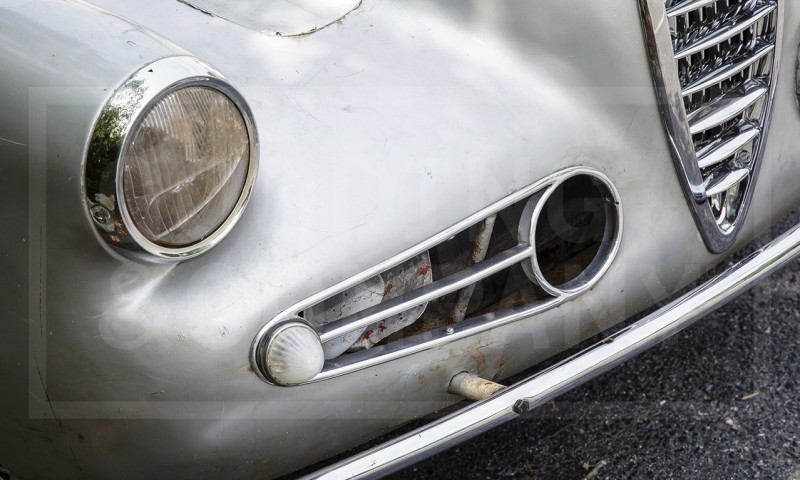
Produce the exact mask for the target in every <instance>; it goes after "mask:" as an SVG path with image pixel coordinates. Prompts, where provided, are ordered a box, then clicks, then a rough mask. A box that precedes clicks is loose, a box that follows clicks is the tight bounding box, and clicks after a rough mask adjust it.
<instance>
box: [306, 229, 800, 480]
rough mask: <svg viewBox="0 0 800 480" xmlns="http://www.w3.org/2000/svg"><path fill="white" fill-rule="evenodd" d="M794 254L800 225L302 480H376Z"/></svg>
mask: <svg viewBox="0 0 800 480" xmlns="http://www.w3.org/2000/svg"><path fill="white" fill-rule="evenodd" d="M798 255H800V225H796V226H795V227H793V228H792V229H791V230H789V231H788V232H786V233H784V234H783V235H781V236H780V237H778V238H776V239H775V240H773V241H772V242H770V243H769V244H768V245H767V246H765V247H763V248H761V249H760V250H758V251H756V252H755V253H753V254H752V255H750V256H749V257H747V258H746V259H744V260H742V261H741V262H739V263H737V264H736V265H734V266H732V267H731V268H729V269H728V270H726V271H725V272H723V273H721V274H720V275H718V276H716V277H714V278H713V279H711V280H709V281H707V282H706V283H704V284H703V285H701V286H699V287H697V288H695V289H694V290H692V291H691V292H689V293H687V294H685V295H683V296H681V297H680V298H678V299H676V300H674V301H673V302H671V303H670V304H668V305H666V306H664V307H663V308H661V309H659V310H658V311H656V312H654V313H652V314H650V315H648V316H646V317H645V318H643V319H641V320H639V321H638V322H636V323H634V324H632V325H630V326H628V327H626V328H624V329H622V330H621V331H619V332H617V333H616V334H614V335H612V336H611V337H609V338H607V339H606V340H604V341H602V342H600V343H598V344H596V345H593V346H591V347H589V348H587V349H585V350H583V351H582V352H580V353H578V354H577V355H575V356H573V357H571V358H569V359H567V360H565V361H563V362H561V363H559V364H557V365H555V366H553V367H551V368H549V369H547V370H545V371H543V372H540V373H537V374H535V375H533V376H531V377H529V378H527V379H525V380H523V381H521V382H519V383H517V384H515V385H512V386H510V387H508V388H506V389H505V390H502V391H500V392H498V393H496V394H494V395H492V396H491V397H489V398H487V399H485V400H482V401H478V402H476V403H473V404H471V405H469V406H467V407H466V408H463V409H461V410H459V411H458V412H455V413H453V414H450V415H448V416H446V417H444V418H441V419H439V420H437V421H434V422H432V423H430V424H429V425H426V426H424V427H422V428H419V429H417V430H414V431H412V432H409V433H407V434H405V435H402V436H400V437H398V438H396V439H394V440H391V441H389V442H386V443H384V444H382V445H379V446H377V447H374V448H372V449H370V450H367V451H365V452H363V453H360V454H358V455H355V456H353V457H351V458H348V459H346V460H343V461H341V462H338V463H336V464H334V465H332V466H330V467H327V468H325V469H322V470H319V471H317V472H315V473H313V474H311V475H309V476H307V477H304V478H324V479H339V478H342V479H344V478H376V477H380V476H383V475H386V474H389V473H391V472H393V471H396V470H399V469H401V468H403V467H406V466H408V465H411V464H413V463H416V462H418V461H420V460H422V459H423V458H425V457H429V456H431V455H434V454H436V453H438V452H440V451H443V450H446V449H448V448H450V447H452V446H453V445H455V444H457V443H460V442H463V441H465V440H467V439H469V438H471V437H474V436H476V435H478V434H480V433H482V432H485V431H487V430H489V429H491V428H493V427H495V426H497V425H499V424H501V423H504V422H506V421H508V420H511V419H514V418H517V417H518V416H519V415H521V414H523V413H525V412H527V411H529V410H531V409H533V408H535V407H537V406H539V405H542V404H544V403H546V402H548V401H550V400H552V399H554V398H556V397H557V396H559V395H561V394H563V393H565V392H567V391H569V390H571V389H573V388H575V387H577V386H579V385H581V384H583V383H585V382H587V381H589V380H591V379H593V378H595V377H597V376H598V375H600V374H602V373H604V372H606V371H608V370H610V369H611V368H613V367H615V366H617V365H619V364H621V363H622V362H624V361H626V360H628V359H630V358H632V357H634V356H636V355H637V354H639V353H641V352H643V351H645V350H647V349H648V348H650V347H652V346H654V345H656V344H657V343H659V342H661V341H663V340H665V339H667V338H668V337H670V336H672V335H673V334H675V333H677V332H679V331H680V330H681V329H683V328H684V327H687V326H688V325H690V324H692V323H693V322H694V321H695V320H698V319H700V318H701V317H703V316H704V315H706V314H708V313H710V312H711V311H713V310H715V309H717V308H719V307H721V306H722V305H724V304H726V303H727V302H728V301H730V300H732V299H733V298H735V297H736V296H738V295H739V294H741V293H743V292H745V291H746V290H747V289H749V288H750V287H752V286H753V285H754V284H755V283H756V282H758V281H759V280H761V279H762V278H764V277H766V276H767V275H769V274H771V273H773V272H774V271H776V270H778V269H779V268H781V267H783V266H784V265H785V264H786V263H788V262H790V261H792V260H794V259H795V258H796V257H797V256H798Z"/></svg>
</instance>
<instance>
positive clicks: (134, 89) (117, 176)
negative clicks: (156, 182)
mask: <svg viewBox="0 0 800 480" xmlns="http://www.w3.org/2000/svg"><path fill="white" fill-rule="evenodd" d="M189 86H201V87H206V88H211V89H214V90H216V91H218V92H220V93H222V94H223V95H225V96H226V97H227V98H228V99H230V100H231V101H232V102H233V103H234V105H235V106H236V107H237V108H238V110H239V112H240V113H241V115H242V118H243V119H244V123H245V125H246V127H247V132H248V136H249V141H250V158H249V165H248V171H247V176H246V178H245V182H244V187H243V189H242V192H241V193H240V196H239V199H238V201H237V203H236V204H235V206H234V208H233V210H232V211H231V213H230V215H229V216H228V218H227V219H226V220H225V221H224V222H223V223H222V225H220V226H219V227H218V228H217V229H216V230H215V231H214V232H212V233H211V234H209V235H208V236H207V237H205V238H203V239H201V240H199V241H198V242H197V243H195V244H193V245H189V246H185V247H179V248H170V247H165V246H162V245H158V244H155V243H153V242H151V241H150V240H148V239H147V238H145V236H144V235H142V234H141V233H140V232H139V230H138V229H137V228H136V226H135V224H134V222H133V221H132V220H131V218H130V215H129V213H128V210H127V206H126V203H125V202H124V201H123V200H122V199H123V189H122V174H123V164H124V161H123V159H124V155H125V152H126V151H127V149H128V146H129V142H130V139H131V138H132V137H133V135H131V134H132V133H133V132H135V131H136V129H137V127H138V125H139V124H140V122H141V121H142V120H143V117H144V116H145V114H146V113H147V112H148V111H149V110H150V107H152V106H153V105H155V104H156V103H157V102H158V101H160V100H161V99H162V98H164V97H165V96H167V95H169V94H170V93H172V92H174V91H176V90H178V89H181V88H185V87H189ZM258 160H259V144H258V134H257V131H256V125H255V120H254V117H253V113H252V112H251V110H250V107H249V106H248V105H247V102H246V101H245V100H244V98H243V97H242V96H241V95H240V94H239V93H238V91H237V90H236V89H235V88H234V87H233V86H231V85H230V83H228V82H227V80H225V77H224V76H223V75H222V74H221V73H220V72H218V71H217V70H216V69H214V68H213V67H211V66H210V65H208V64H206V63H204V62H202V61H201V60H199V59H197V58H195V57H189V56H176V57H167V58H163V59H161V60H157V61H155V62H153V63H151V64H149V65H146V66H145V67H143V68H141V69H139V70H138V71H137V72H135V73H134V74H133V75H131V76H130V77H129V78H128V79H127V80H125V81H124V82H123V83H122V84H121V85H120V86H119V87H118V88H117V89H116V90H115V91H114V93H113V94H112V95H111V97H110V98H109V100H108V101H107V102H106V105H105V106H104V107H103V109H102V110H101V111H100V113H99V114H98V117H97V120H96V121H95V125H94V128H93V130H92V135H91V137H90V139H89V142H88V145H87V147H86V154H85V156H84V162H83V184H82V190H83V197H84V202H85V204H86V209H87V212H88V214H89V220H90V222H91V223H92V225H94V227H95V231H96V232H97V233H98V234H99V236H100V238H101V239H102V240H103V242H101V243H103V244H104V245H107V246H109V247H111V251H113V252H116V253H120V254H122V255H123V256H125V257H129V258H134V259H136V260H144V261H150V262H153V261H155V262H175V261H181V260H185V259H188V258H192V257H195V256H197V255H200V254H201V253H204V252H206V251H208V250H209V249H210V248H212V247H213V246H215V245H216V244H217V243H219V242H220V241H221V240H222V239H223V238H224V237H225V235H227V234H228V233H229V232H230V231H231V229H232V228H233V227H234V225H235V224H236V222H237V221H238V220H239V218H240V217H241V215H242V213H243V211H244V208H245V207H246V205H247V202H248V200H249V198H250V194H251V193H252V190H253V186H254V183H255V178H256V173H257V171H258Z"/></svg>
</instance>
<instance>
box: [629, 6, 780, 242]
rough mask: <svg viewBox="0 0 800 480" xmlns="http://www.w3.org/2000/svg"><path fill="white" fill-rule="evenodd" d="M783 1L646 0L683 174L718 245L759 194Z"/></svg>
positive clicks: (645, 19)
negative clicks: (757, 186) (757, 181)
mask: <svg viewBox="0 0 800 480" xmlns="http://www.w3.org/2000/svg"><path fill="white" fill-rule="evenodd" d="M783 3H784V0H639V7H640V10H641V16H642V24H643V28H644V34H645V39H646V43H647V50H648V56H649V59H650V65H651V69H652V72H653V81H654V83H655V87H656V96H657V97H658V102H659V106H660V110H661V114H662V118H663V120H664V125H665V128H666V131H667V135H668V137H669V141H670V149H671V151H672V154H673V159H674V161H675V167H676V170H677V172H678V178H679V180H680V183H681V184H682V186H683V188H684V190H685V192H686V198H687V203H688V204H689V209H690V210H691V212H692V215H693V217H694V220H695V223H696V224H697V227H698V229H699V230H700V233H701V235H702V237H703V241H704V243H705V245H706V247H707V248H708V250H709V251H711V252H712V253H722V252H724V251H726V250H728V249H730V248H731V247H732V246H733V244H734V243H735V241H736V238H737V235H738V232H739V228H738V227H739V226H740V225H741V223H742V220H743V219H744V217H745V215H746V214H747V210H748V208H749V205H750V201H751V199H752V195H753V188H754V186H755V183H756V180H757V177H758V171H759V168H760V165H761V157H762V154H763V148H762V146H763V144H764V141H765V139H766V136H767V132H768V130H769V122H770V113H771V109H772V101H773V99H774V96H775V83H776V82H777V78H778V71H779V68H780V48H778V46H780V44H781V37H782V28H783V25H782V24H783ZM742 170H747V172H746V174H745V172H743V171H742ZM732 180H737V181H736V182H732Z"/></svg>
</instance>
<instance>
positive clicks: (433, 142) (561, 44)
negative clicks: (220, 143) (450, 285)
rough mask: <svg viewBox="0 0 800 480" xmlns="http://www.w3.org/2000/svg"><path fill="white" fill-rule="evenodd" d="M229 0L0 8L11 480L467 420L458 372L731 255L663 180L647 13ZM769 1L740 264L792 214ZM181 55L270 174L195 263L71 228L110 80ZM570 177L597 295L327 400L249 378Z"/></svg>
mask: <svg viewBox="0 0 800 480" xmlns="http://www.w3.org/2000/svg"><path fill="white" fill-rule="evenodd" d="M189 3H192V2H189ZM231 3H232V5H228V6H227V7H226V6H225V4H224V3H223V2H214V1H207V2H199V3H197V2H195V7H197V6H198V5H201V7H200V8H192V7H190V6H189V5H187V4H186V3H183V2H179V1H157V0H143V1H137V2H133V1H131V2H116V1H111V0H92V1H91V2H85V1H81V0H72V1H37V2H29V1H27V0H26V1H18V0H11V1H9V2H4V5H3V6H2V7H0V38H2V43H1V44H0V65H2V68H0V105H2V109H1V110H0V197H2V205H3V207H2V208H0V225H2V228H1V229H0V272H2V275H0V305H2V307H1V309H0V312H2V316H1V317H0V321H2V329H1V330H0V332H2V334H1V335H0V380H1V381H2V384H3V385H4V386H5V387H4V388H3V393H2V395H0V464H3V465H5V466H7V467H8V468H9V469H10V470H11V471H12V472H15V474H16V475H18V476H19V477H20V478H23V479H30V478H78V477H79V476H82V478H190V477H191V478H212V477H213V478H219V477H220V476H221V477H223V478H261V477H273V476H277V475H280V474H284V473H287V472H291V471H294V470H296V469H298V468H300V467H303V466H305V465H308V464H310V463H313V462H315V461H319V460H322V459H325V458H327V457H330V456H332V455H334V454H337V453H340V452H342V451H344V450H346V449H348V448H351V447H354V446H356V445H358V444H360V443H363V442H364V441H366V440H367V439H370V438H374V437H376V436H378V435H380V434H382V433H384V432H387V431H388V430H390V429H392V428H394V427H396V426H398V425H400V424H403V423H405V422H407V421H408V420H411V419H414V418H418V417H420V416H423V415H425V414H427V413H429V412H432V411H435V410H438V409H440V408H442V407H445V406H447V405H450V404H452V403H454V402H456V401H458V400H459V399H460V398H459V397H457V396H455V395H452V394H449V393H448V392H447V390H448V384H449V382H450V380H451V378H452V377H453V376H454V375H455V374H457V373H458V372H463V371H468V372H474V373H475V374H477V375H480V376H481V377H483V378H487V379H493V380H498V379H502V378H505V377H507V376H510V375H512V374H514V373H517V372H520V371H522V370H524V369H526V368H528V367H530V366H532V365H534V364H536V363H537V362H540V361H542V360H544V359H546V358H548V357H550V356H552V355H553V354H555V353H557V352H559V351H561V350H563V349H564V348H565V347H567V346H569V345H573V344H575V343H577V342H579V341H580V340H582V339H585V338H588V337H590V336H592V335H594V334H596V333H598V332H600V331H602V330H604V329H606V328H608V327H611V326H612V325H614V324H616V323H618V322H620V321H622V320H624V319H626V318H629V317H630V316H632V315H634V314H636V313H638V312H640V311H641V310H643V309H645V308H647V307H649V306H651V305H652V304H654V303H655V302H656V301H658V300H660V299H662V298H665V297H667V296H669V295H670V294H672V293H674V292H676V291H677V290H679V289H680V288H682V287H683V286H685V285H686V284H687V283H688V282H690V281H691V280H693V279H695V278H697V277H698V276H699V275H701V274H702V273H703V272H705V271H707V270H708V269H709V268H710V267H711V266H713V265H715V264H717V263H719V262H721V261H723V260H724V258H725V255H724V254H723V255H717V254H712V253H710V252H709V251H708V250H707V248H706V246H705V245H704V243H703V240H702V238H701V236H700V234H699V233H698V229H697V227H696V225H695V222H694V220H693V218H692V214H691V212H690V211H689V208H688V207H687V201H686V199H685V195H684V192H683V190H682V187H681V184H680V182H679V180H678V176H677V175H676V171H675V166H674V162H673V158H672V153H671V150H670V148H669V139H668V136H667V133H666V131H665V128H664V124H663V120H662V116H661V113H660V111H659V106H658V99H657V96H656V91H655V89H654V88H653V75H652V74H651V69H650V64H649V61H648V53H647V49H646V44H645V40H644V36H643V34H642V21H641V11H640V9H639V6H638V5H637V2H636V1H633V0H630V1H621V0H615V1H611V2H585V1H580V0H537V1H528V0H509V1H504V2H483V1H464V2H423V1H409V2H390V1H383V0H363V2H352V5H350V4H348V2H338V3H336V5H335V6H333V7H330V8H328V9H327V10H324V11H321V12H312V13H307V12H306V13H305V14H303V15H300V14H298V13H297V12H296V11H294V10H292V9H291V8H289V7H286V6H285V5H283V4H282V2H278V1H275V2H266V3H267V6H269V5H270V3H272V4H274V5H276V6H275V7H274V8H275V10H274V12H272V11H268V12H269V13H270V14H271V15H274V16H269V15H267V16H263V15H262V14H263V13H264V11H262V10H259V9H258V8H257V4H256V2H251V1H244V0H243V1H239V2H231ZM784 3H785V5H784V25H785V28H784V32H783V39H782V44H781V45H779V46H778V47H779V48H780V50H781V52H782V57H783V62H782V68H781V70H780V73H779V77H778V80H777V88H776V92H775V100H774V104H773V111H772V128H771V131H770V134H769V136H768V138H767V140H766V143H765V145H764V157H763V162H762V166H761V172H760V177H759V180H758V183H757V185H756V187H755V191H754V196H753V200H752V204H751V207H750V211H749V213H748V214H747V217H746V221H745V223H744V224H743V225H742V226H741V233H740V235H739V240H738V241H737V246H736V247H735V248H738V247H740V246H742V245H744V244H746V243H747V242H748V241H749V240H751V239H752V238H753V237H754V236H755V235H756V234H758V233H759V232H761V231H763V230H764V229H765V228H766V227H768V226H769V225H771V224H772V223H773V222H774V221H776V219H778V218H780V217H782V216H783V215H785V214H786V213H787V212H788V211H790V210H791V209H792V208H793V207H795V206H796V205H798V203H800V189H798V188H797V183H798V179H800V162H797V161H796V158H797V155H798V153H797V152H800V136H798V135H797V132H800V116H798V108H797V101H796V92H795V85H796V77H795V76H796V72H795V59H796V58H797V45H798V44H800V29H798V28H797V25H800V10H798V8H797V4H796V3H793V2H784ZM208 5H211V6H212V7H214V8H213V11H211V12H210V13H213V14H209V10H210V9H209V8H208ZM351 7H352V8H351ZM264 8H267V7H266V6H265V7H264ZM203 10H206V11H203ZM304 15H311V17H308V16H304ZM265 18H266V19H267V20H264V19H265ZM273 19H274V20H273ZM271 22H272V23H271ZM276 32H278V33H279V34H278V33H276ZM175 55H193V56H196V57H198V58H200V59H202V60H203V61H205V62H208V63H209V64H211V65H213V66H214V67H215V68H217V69H218V70H219V71H221V72H223V74H224V75H225V76H226V78H227V79H228V80H229V81H230V82H231V84H232V85H234V86H235V87H236V88H237V89H238V90H239V92H240V93H241V94H242V95H243V97H244V98H246V99H247V101H248V102H249V104H250V106H251V108H252V110H253V112H254V115H255V122H256V124H257V126H258V129H259V134H260V142H261V143H260V151H261V158H260V167H259V168H260V171H259V176H258V179H257V183H256V186H255V189H254V193H253V196H252V198H251V200H250V204H249V206H248V209H247V210H246V211H245V213H244V216H243V217H242V219H241V221H240V222H239V224H238V225H237V226H236V228H235V229H234V230H233V231H232V233H231V234H230V235H229V236H228V237H227V238H226V239H225V240H224V241H223V242H222V243H221V244H220V245H218V246H217V247H216V248H214V249H213V250H212V251H210V252H209V253H207V254H205V255H203V256H201V257H198V258H196V259H193V260H191V261H187V262H183V263H178V264H169V265H165V264H148V263H141V262H135V261H129V260H123V259H120V258H118V257H117V256H115V255H113V254H112V253H110V252H109V251H107V250H106V248H105V247H104V246H103V245H102V244H101V242H99V241H98V239H97V238H96V237H95V234H94V232H93V230H92V228H91V225H90V223H89V219H88V217H87V214H86V213H85V211H84V208H83V203H82V200H81V199H82V190H81V189H82V184H81V175H82V161H83V158H84V157H85V149H86V148H87V139H88V138H89V135H90V133H91V129H92V126H93V124H94V122H95V119H96V117H97V115H98V112H99V111H100V109H101V108H102V106H103V105H104V104H105V102H106V100H107V99H108V98H109V96H110V95H111V93H112V92H113V91H114V90H115V89H116V88H117V87H118V86H119V85H120V83H121V82H122V81H123V80H125V79H126V78H128V77H129V76H130V75H131V74H132V73H133V72H135V71H137V70H138V69H140V68H143V67H145V66H146V65H148V64H150V63H152V62H154V61H156V60H158V59H161V58H165V57H169V56H175ZM574 166H583V167H589V168H592V169H595V170H597V171H599V172H601V173H602V174H604V175H605V176H607V177H608V178H609V179H610V180H611V181H612V182H613V184H614V185H615V186H616V188H617V190H618V191H619V196H620V199H621V200H622V204H623V210H624V218H625V220H624V230H623V232H622V239H621V243H620V246H619V251H618V253H617V255H616V258H615V260H614V261H613V263H612V264H611V266H610V268H609V269H608V271H607V272H606V273H605V275H604V276H603V278H602V279H601V280H600V281H599V282H598V283H597V284H596V286H594V288H592V289H591V290H590V291H588V292H586V293H584V294H583V295H581V296H579V297H576V298H574V299H572V300H570V301H569V302H566V303H564V304H562V305H560V306H558V307H557V308H553V309H550V310H548V311H544V312H542V313H538V314H536V315H533V316H530V317H527V318H524V319H521V320H519V321H516V322H514V323H511V324H508V325H505V326H503V327H500V328H495V329H491V330H489V331H486V332H483V333H480V334H477V335H474V336H470V337H468V338H463V339H458V340H455V341H452V342H449V343H447V344H445V345H443V346H439V347H436V348H432V349H428V350H425V351H422V352H419V353H416V354H414V355H410V356H406V357H403V358H400V359H397V360H393V361H391V362H387V363H382V364H378V365H375V366H371V367H369V368H367V369H363V370H360V371H356V372H353V373H350V374H347V375H343V376H339V377H336V378H332V379H328V380H324V381H320V382H314V383H309V384H305V385H301V386H295V387H281V386H276V385H271V384H269V383H267V382H265V381H263V380H262V379H260V378H259V377H258V376H257V375H256V374H255V373H254V372H253V371H252V366H251V362H250V358H249V354H250V350H251V347H252V343H253V339H254V337H255V336H256V334H257V333H258V332H259V330H260V329H261V328H262V327H263V326H264V325H265V324H266V323H267V322H268V321H269V320H270V319H272V318H273V317H275V316H276V315H278V314H279V313H280V312H282V311H284V310H285V309H287V308H289V307H290V306H291V305H294V304H296V303H297V302H300V301H302V300H303V299H306V298H309V297H311V296H313V295H314V294H317V293H318V292H320V291H323V290H325V289H328V288H330V287H332V286H334V285H336V284H338V283H340V282H342V281H345V280H347V279H349V278H352V277H354V276H356V275H359V274H361V273H362V272H364V271H366V270H368V269H369V268H371V267H373V266H375V265H378V264H380V263H381V262H384V261H386V260H387V259H392V258H395V257H396V256H397V255H398V254H399V253H400V252H403V251H405V250H407V249H409V248H411V247H413V246H414V245H417V244H420V243H423V242H425V241H426V240H427V239H429V238H431V237H434V236H435V235H437V234H438V233H439V232H441V231H442V230H444V229H446V228H447V227H450V226H452V225H455V224H457V223H458V222H459V221H461V220H463V219H465V218H467V217H469V216H470V215H472V214H474V213H475V212H477V211H479V210H481V209H483V208H485V207H486V206H488V205H491V204H493V203H494V202H496V201H498V200H500V199H502V198H504V197H506V196H507V195H509V194H510V193H512V192H514V191H517V190H520V189H523V188H526V187H528V186H530V185H532V184H534V183H535V182H537V181H539V180H540V179H542V178H545V177H547V176H549V175H551V174H553V173H554V172H558V171H560V170H563V169H565V168H569V167H574ZM735 248H734V250H735ZM45 459H46V460H45Z"/></svg>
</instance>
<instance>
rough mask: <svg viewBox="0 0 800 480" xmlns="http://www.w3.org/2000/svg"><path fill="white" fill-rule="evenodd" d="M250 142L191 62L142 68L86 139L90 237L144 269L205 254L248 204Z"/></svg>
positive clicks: (240, 104) (236, 102) (216, 81)
mask: <svg viewBox="0 0 800 480" xmlns="http://www.w3.org/2000/svg"><path fill="white" fill-rule="evenodd" d="M256 138H257V137H256V132H255V127H254V122H253V120H252V114H251V113H250V110H249V108H248V107H247V104H246V103H245V102H244V100H243V99H242V98H241V96H240V95H239V94H238V93H237V92H236V90H234V89H233V87H231V86H230V85H229V84H228V83H227V82H226V81H225V80H224V78H223V77H222V75H221V74H219V72H217V71H215V70H214V69H213V68H211V67H210V66H208V65H206V64H204V63H202V62H200V61H199V60H197V59H195V58H192V57H172V58H167V59H163V60H159V61H157V62H155V63H153V64H150V65H148V66H147V67H145V68H144V69H142V70H140V71H139V72H137V73H136V74H134V75H133V76H132V77H131V78H130V79H129V80H128V81H126V82H125V83H124V84H123V85H122V86H121V87H120V88H119V89H117V91H116V92H115V93H114V95H112V97H111V99H110V100H109V102H108V104H107V105H106V107H105V108H104V109H103V111H102V112H101V114H100V118H99V119H98V121H97V123H96V125H95V129H94V132H93V134H92V139H91V141H90V145H89V150H88V152H87V158H86V171H85V189H86V202H87V208H88V211H89V214H90V216H91V218H92V221H93V222H94V224H95V226H96V227H97V229H98V232H99V233H100V234H101V236H102V237H104V238H105V240H106V241H107V242H108V243H109V244H110V245H111V246H113V247H115V248H116V249H117V250H121V251H123V252H125V253H133V254H138V255H137V256H140V257H142V256H144V257H145V258H150V259H178V260H179V259H184V258H188V257H192V256H196V255H199V254H200V253H203V252H204V251H207V250H208V249H209V248H211V247H212V246H213V245H215V244H216V243H217V242H219V240H221V239H222V237H223V236H224V235H225V234H226V233H227V232H228V231H229V230H230V229H231V228H232V227H233V224H234V223H235V222H236V220H238V218H239V216H240V215H241V213H242V210H243V209H244V206H245V204H246V203H247V199H248V197H249V195H250V191H251V189H252V185H253V181H254V178H255V172H256V163H257V158H258V154H257V153H258V152H257V149H258V145H257V140H256Z"/></svg>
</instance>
